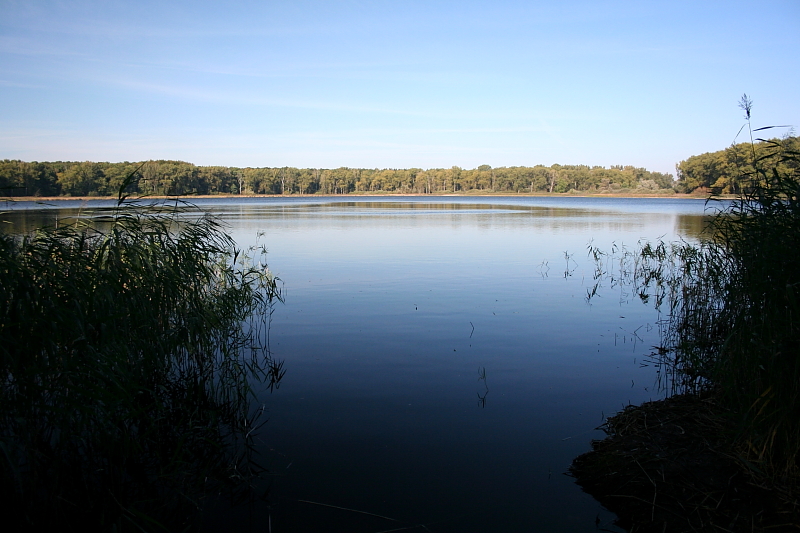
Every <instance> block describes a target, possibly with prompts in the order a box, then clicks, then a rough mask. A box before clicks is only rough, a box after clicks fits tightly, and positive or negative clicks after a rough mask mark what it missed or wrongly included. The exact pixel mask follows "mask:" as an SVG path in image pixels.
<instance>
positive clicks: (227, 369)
mask: <svg viewBox="0 0 800 533" xmlns="http://www.w3.org/2000/svg"><path fill="white" fill-rule="evenodd" d="M131 179H132V177H131V178H129V180H128V182H130V180H131ZM124 188H125V185H123V188H121V189H120V196H119V203H118V206H117V208H116V209H114V210H113V211H111V212H110V213H100V214H96V215H95V216H89V217H84V218H83V219H82V220H81V221H79V222H76V223H73V224H69V225H63V224H59V226H58V227H51V228H42V229H40V230H38V231H37V232H36V233H35V234H33V235H24V236H13V235H2V236H0V451H2V453H0V501H2V502H3V506H4V508H5V509H6V512H5V513H4V517H3V522H4V524H6V525H7V526H10V527H11V529H13V530H26V529H33V528H36V529H41V530H43V529H45V528H49V529H55V530H59V531H65V530H71V529H79V528H80V529H81V530H97V531H105V530H107V531H129V530H131V531H132V530H135V531H141V530H145V531H149V530H169V531H176V530H187V529H192V528H193V527H195V526H197V522H196V517H197V513H196V511H197V510H198V509H200V508H201V507H202V504H203V501H204V498H206V497H208V496H210V495H212V494H217V493H219V492H220V491H227V492H230V493H231V494H238V495H245V496H246V495H247V494H248V492H247V491H248V490H249V489H250V487H251V482H252V481H253V480H254V479H255V478H256V477H257V476H258V475H259V474H260V473H261V469H260V467H259V466H258V464H257V463H256V462H255V461H254V457H253V448H252V435H253V431H254V430H255V429H256V428H257V426H258V424H259V416H258V415H259V411H258V410H254V409H253V407H252V405H251V400H252V398H253V397H254V395H255V394H256V392H257V390H256V387H257V386H259V385H263V386H269V387H273V386H275V385H276V384H277V383H278V382H279V381H280V378H281V377H282V376H283V368H282V363H281V362H279V361H276V360H274V359H273V358H272V357H271V356H270V353H269V350H268V346H267V344H266V339H265V332H266V328H267V327H268V320H269V316H270V313H271V308H272V304H273V302H275V301H280V300H281V291H280V287H279V285H278V280H277V279H276V278H274V277H272V276H271V275H270V273H269V271H268V270H265V269H264V268H262V267H260V264H258V265H257V264H256V263H255V262H254V260H255V258H256V257H255V254H257V253H258V250H251V251H248V252H247V253H243V252H242V251H240V250H237V249H236V248H235V245H234V243H233V241H232V240H231V238H230V237H229V236H228V235H227V234H226V233H225V231H224V228H223V227H222V226H221V224H220V222H219V221H218V220H216V219H214V218H212V217H210V216H207V215H201V214H199V213H197V212H195V211H192V210H189V209H187V208H186V207H185V206H184V207H181V206H177V205H176V206H173V207H170V208H167V207H165V206H164V205H161V206H147V205H144V204H141V203H137V202H132V201H130V200H127V199H126V196H125V195H124V194H123V190H124Z"/></svg>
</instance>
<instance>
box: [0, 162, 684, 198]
mask: <svg viewBox="0 0 800 533" xmlns="http://www.w3.org/2000/svg"><path fill="white" fill-rule="evenodd" d="M133 172H135V173H136V174H137V176H138V178H139V179H138V180H137V184H136V185H135V186H134V187H135V188H134V189H133V192H135V193H137V194H147V195H188V194H348V193H380V192H384V193H404V194H443V193H454V192H458V193H464V192H470V191H474V192H481V193H491V192H498V193H525V192H528V193H536V192H538V193H566V192H570V191H583V192H595V193H608V192H622V191H638V192H645V193H647V192H657V191H662V192H672V190H673V187H674V185H675V182H674V181H673V178H672V175H671V174H662V173H660V172H650V171H648V170H645V169H643V168H635V167H632V166H613V167H611V168H605V167H598V166H595V167H588V166H585V165H553V166H550V167H545V166H542V165H537V166H534V167H500V168H492V167H490V166H489V165H481V166H479V167H478V168H476V169H473V170H466V169H461V168H459V167H452V168H448V169H442V168H438V169H429V170H422V169H419V168H411V169H377V168H376V169H366V168H345V167H343V168H337V169H309V168H304V169H299V168H293V167H282V168H233V167H199V166H195V165H193V164H191V163H184V162H182V161H147V162H144V163H92V162H83V163H80V162H56V163H25V162H22V161H12V160H4V161H0V189H4V190H5V191H6V194H7V195H9V196H113V195H114V194H115V193H116V191H117V189H119V187H120V184H121V183H122V182H123V181H124V180H125V178H126V177H127V176H128V175H130V174H131V173H133Z"/></svg>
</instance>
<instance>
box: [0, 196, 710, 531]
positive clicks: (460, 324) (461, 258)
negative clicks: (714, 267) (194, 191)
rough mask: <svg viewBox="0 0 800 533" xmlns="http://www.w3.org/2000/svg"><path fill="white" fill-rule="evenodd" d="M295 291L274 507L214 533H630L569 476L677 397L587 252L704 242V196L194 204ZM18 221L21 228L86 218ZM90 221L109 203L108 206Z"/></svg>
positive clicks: (269, 453)
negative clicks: (610, 437)
mask: <svg viewBox="0 0 800 533" xmlns="http://www.w3.org/2000/svg"><path fill="white" fill-rule="evenodd" d="M197 204H198V205H199V206H200V207H202V208H203V209H207V210H209V211H211V212H213V213H216V214H218V215H220V216H221V217H222V218H223V220H224V221H225V222H226V223H227V224H228V227H229V231H230V232H231V234H232V235H233V236H234V238H235V239H236V241H237V242H238V243H239V244H240V245H241V246H248V245H250V244H253V243H255V242H256V236H257V234H258V233H263V236H262V237H261V241H260V242H262V243H263V244H265V245H266V246H267V248H268V250H269V254H268V260H269V266H270V269H271V270H272V271H273V272H274V273H275V274H276V275H277V276H279V277H280V278H281V279H282V280H283V283H284V290H285V297H286V302H285V304H279V305H278V306H277V307H276V309H275V313H274V315H273V321H272V326H271V331H270V339H271V347H272V350H273V353H274V356H275V357H276V358H278V359H283V360H285V368H286V370H287V372H286V376H285V378H284V380H283V382H282V383H281V386H280V388H279V389H278V390H277V391H275V392H274V393H272V394H265V395H263V397H262V398H261V401H262V402H263V403H264V404H265V405H266V408H267V413H268V418H269V420H268V422H267V423H266V425H265V426H264V428H263V430H262V433H261V435H260V451H261V457H262V460H263V461H264V463H265V464H266V465H267V466H268V467H269V469H270V471H271V472H272V473H273V474H274V475H273V476H272V477H271V478H270V479H269V480H268V483H269V489H270V498H269V502H268V504H266V503H265V504H263V505H257V506H254V507H251V508H237V509H235V510H233V511H231V512H224V511H219V512H218V513H210V514H209V516H208V526H207V529H208V530H209V531H215V530H217V529H219V530H234V528H235V530H238V531H249V530H253V531H272V532H276V533H281V532H300V531H303V532H339V531H341V532H365V533H375V532H379V531H429V532H433V533H438V532H462V533H469V532H501V531H502V532H516V531H519V532H523V531H553V532H558V531H564V532H574V531H587V532H589V531H596V530H597V529H596V525H595V522H596V519H597V518H599V519H600V527H601V528H602V527H606V528H608V529H610V530H612V531H614V528H613V526H611V525H610V522H611V521H612V520H613V519H614V516H613V515H611V514H610V513H608V512H606V511H604V510H603V509H602V508H601V507H600V505H599V504H597V503H596V502H595V501H594V500H593V499H592V498H591V497H590V496H588V495H586V494H584V493H583V492H582V491H581V490H580V488H579V487H577V486H576V485H575V484H574V482H573V480H572V478H570V477H568V476H566V475H564V472H566V470H567V468H568V467H569V465H570V463H571V461H572V460H573V458H574V457H576V456H577V455H579V454H581V453H584V452H586V451H588V450H589V443H590V441H591V440H592V439H598V438H602V437H603V433H602V432H600V431H597V430H595V429H594V428H596V427H597V426H598V425H600V424H601V423H602V422H603V419H604V417H605V416H608V415H609V414H612V413H614V412H615V411H618V410H619V409H621V408H622V407H623V406H625V405H627V404H629V403H633V404H638V403H641V402H643V401H647V400H651V399H657V398H660V397H662V394H661V393H660V392H659V390H658V389H657V387H656V386H655V382H656V372H655V369H654V368H653V367H652V366H648V365H647V364H646V356H647V355H648V354H649V353H650V349H651V347H652V346H654V345H657V344H658V343H659V338H658V330H657V327H656V324H657V322H658V320H659V316H658V314H657V312H656V311H655V310H654V309H653V308H652V306H646V305H644V304H642V303H639V302H637V301H632V298H631V297H630V296H629V295H628V294H626V293H625V291H623V290H621V289H619V288H616V289H615V288H611V287H605V288H604V289H601V291H600V292H599V295H598V297H595V298H593V299H592V300H591V302H587V299H586V295H587V290H589V289H591V287H592V286H593V284H594V283H593V273H594V264H593V263H592V262H591V261H590V260H589V259H588V257H587V245H588V244H589V243H590V242H592V243H593V245H595V246H598V247H600V248H601V249H605V250H609V251H610V250H611V249H612V247H613V246H615V245H616V246H621V245H625V246H627V247H629V248H633V247H635V246H636V244H637V242H639V241H642V240H651V241H652V240H656V239H659V238H663V239H665V240H668V241H669V240H677V239H684V240H687V241H694V240H696V239H697V238H698V235H699V232H700V230H701V228H702V226H703V214H704V206H705V204H704V202H703V201H702V200H672V199H621V198H613V199H602V198H519V197H514V198H499V197H492V198H460V197H424V198H423V197H408V198H399V197H391V198H353V199H350V198H347V199H344V198H298V199H281V198H268V199H265V198H261V199H241V200H240V199H214V200H199V201H198V202H197ZM56 205H58V206H61V209H55V208H48V209H46V210H45V211H41V210H40V209H39V208H41V207H43V206H36V205H31V204H23V203H19V204H15V205H12V206H8V209H10V212H8V213H6V215H5V216H4V218H5V219H6V220H9V221H11V222H12V223H13V224H14V225H15V226H14V227H15V228H16V229H17V230H20V231H25V230H27V229H29V228H30V227H32V226H34V225H36V224H39V223H41V220H42V217H52V216H54V215H55V214H56V212H59V213H60V214H61V215H63V214H69V213H72V214H74V213H76V212H75V211H70V210H65V209H64V207H69V208H70V209H76V208H78V207H80V205H81V204H80V203H79V202H76V203H74V204H68V203H67V204H65V203H62V202H58V203H56ZM91 205H92V206H97V205H101V204H100V203H92V204H91Z"/></svg>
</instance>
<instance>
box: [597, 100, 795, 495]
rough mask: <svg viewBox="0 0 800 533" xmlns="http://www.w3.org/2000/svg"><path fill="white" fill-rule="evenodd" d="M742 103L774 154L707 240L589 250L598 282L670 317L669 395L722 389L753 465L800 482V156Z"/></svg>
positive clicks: (664, 349)
mask: <svg viewBox="0 0 800 533" xmlns="http://www.w3.org/2000/svg"><path fill="white" fill-rule="evenodd" d="M740 105H741V107H742V109H743V110H745V118H746V120H747V122H746V124H745V126H744V128H747V131H748V132H750V134H751V144H752V143H755V142H764V143H767V144H768V146H769V148H770V150H769V151H768V152H769V153H766V154H765V155H763V156H762V157H756V151H755V149H753V150H752V152H751V160H750V161H748V164H747V166H746V167H743V170H742V176H741V178H742V181H743V183H745V184H746V185H745V187H743V190H742V192H741V194H740V195H739V197H738V198H737V199H736V200H735V201H733V202H731V203H730V204H728V205H725V204H721V205H724V207H722V208H720V209H718V210H717V212H716V214H715V215H714V216H713V217H712V218H711V221H710V224H709V227H708V229H707V231H706V240H705V241H703V242H701V243H700V244H689V243H685V242H678V243H663V242H661V243H655V244H650V243H646V244H642V245H640V246H639V248H638V249H637V250H635V251H622V252H620V253H608V252H604V251H601V250H598V249H597V248H593V247H591V246H590V250H589V252H590V256H593V257H594V259H595V261H596V263H597V265H598V267H597V274H596V279H597V280H598V282H601V281H603V280H607V279H609V278H610V279H611V280H612V282H613V283H614V284H618V285H620V286H622V287H625V290H627V291H628V292H629V293H630V294H632V295H638V296H639V297H640V298H641V299H643V300H651V299H652V301H654V303H655V304H656V305H657V306H659V307H660V308H661V309H662V311H663V312H664V313H663V316H664V320H663V322H662V323H661V326H662V345H661V346H659V347H658V350H657V353H656V354H654V356H655V358H656V360H657V362H658V363H659V364H660V368H661V370H662V371H663V372H664V376H665V377H666V378H667V386H668V387H669V389H670V391H671V392H693V393H698V392H703V391H707V392H711V393H713V394H715V395H716V396H717V398H718V400H719V402H720V405H722V406H723V407H724V408H725V409H726V410H727V411H728V413H729V416H731V417H733V418H734V420H735V422H736V424H735V425H736V427H737V434H736V435H733V436H731V437H732V438H733V439H734V440H735V442H736V443H737V445H738V448H737V449H738V450H739V458H740V459H741V460H742V461H743V463H744V464H746V465H748V467H750V468H752V469H753V470H754V471H755V472H759V473H761V474H764V475H768V476H771V477H781V478H792V479H798V474H799V473H800V307H799V305H800V170H798V169H800V154H798V153H797V152H793V151H790V150H787V149H785V148H784V143H783V142H781V141H780V140H774V139H773V140H763V139H753V135H752V134H753V133H754V132H758V131H763V130H768V129H770V128H769V127H768V128H759V129H757V130H751V128H750V113H751V106H752V104H751V102H750V100H749V99H748V98H747V97H746V96H745V97H743V99H742V102H741V104H740ZM766 161H772V162H773V163H770V164H765V162H766ZM774 162H777V163H774ZM610 272H613V274H609V273H610ZM596 290H597V289H593V290H592V291H590V292H589V295H588V296H589V298H591V297H592V296H593V294H594V293H596Z"/></svg>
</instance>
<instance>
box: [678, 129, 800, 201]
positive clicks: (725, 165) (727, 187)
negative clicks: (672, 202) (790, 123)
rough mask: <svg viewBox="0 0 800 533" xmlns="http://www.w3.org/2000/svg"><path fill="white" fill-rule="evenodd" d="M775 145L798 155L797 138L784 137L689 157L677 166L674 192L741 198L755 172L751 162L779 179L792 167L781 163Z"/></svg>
mask: <svg viewBox="0 0 800 533" xmlns="http://www.w3.org/2000/svg"><path fill="white" fill-rule="evenodd" d="M778 143H779V144H780V145H781V146H782V147H783V150H784V152H786V151H789V152H798V151H800V137H787V138H785V139H770V140H759V141H757V142H752V143H751V142H746V143H739V144H735V145H733V146H731V147H730V148H728V149H726V150H719V151H717V152H711V153H707V154H702V155H695V156H692V157H690V158H688V159H687V160H686V161H681V162H680V163H678V165H677V170H678V181H677V183H676V189H677V190H678V191H679V192H694V191H698V190H702V191H705V192H707V193H712V194H730V195H739V194H742V193H744V192H746V190H747V188H748V187H749V186H750V185H749V183H748V181H749V180H750V176H752V175H753V174H754V173H757V172H758V170H757V169H756V168H754V167H753V166H752V163H753V161H754V160H755V161H757V162H758V163H759V165H760V166H761V168H762V169H766V168H770V169H775V170H777V171H778V173H779V174H781V175H788V174H790V173H791V169H792V163H791V161H789V160H785V159H782V156H781V152H779V151H776V150H775V145H776V144H778Z"/></svg>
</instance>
